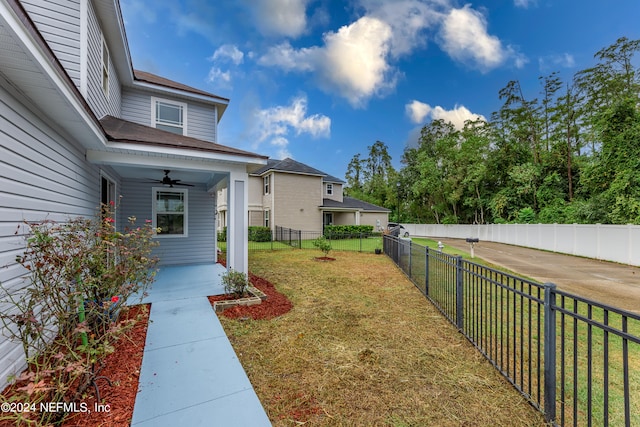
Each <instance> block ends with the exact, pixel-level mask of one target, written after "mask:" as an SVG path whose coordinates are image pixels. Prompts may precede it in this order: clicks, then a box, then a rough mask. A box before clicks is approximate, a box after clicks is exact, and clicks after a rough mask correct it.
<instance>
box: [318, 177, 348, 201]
mask: <svg viewBox="0 0 640 427" xmlns="http://www.w3.org/2000/svg"><path fill="white" fill-rule="evenodd" d="M327 184H331V185H333V194H327ZM322 197H323V198H325V199H329V200H335V201H337V202H340V203H342V202H343V201H344V199H343V195H342V184H338V183H335V182H323V183H322Z"/></svg>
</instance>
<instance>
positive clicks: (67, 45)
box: [20, 0, 81, 88]
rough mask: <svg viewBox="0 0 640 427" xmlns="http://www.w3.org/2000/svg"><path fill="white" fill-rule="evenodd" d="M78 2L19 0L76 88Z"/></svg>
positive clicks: (77, 81) (77, 75)
mask: <svg viewBox="0 0 640 427" xmlns="http://www.w3.org/2000/svg"><path fill="white" fill-rule="evenodd" d="M80 2H81V0H76V1H71V0H48V1H46V2H45V1H41V0H22V1H21V2H20V3H21V4H22V6H23V7H24V9H25V10H26V11H27V13H28V14H29V16H30V17H31V20H32V21H33V23H34V24H35V25H36V27H37V28H38V30H39V31H40V34H42V36H43V37H44V39H45V40H46V41H47V44H49V46H50V47H51V49H52V50H53V52H54V53H55V55H56V56H57V57H58V59H59V60H60V63H61V64H62V66H63V67H64V68H65V70H66V71H67V73H68V74H69V77H71V79H72V80H73V82H74V83H75V84H76V86H77V87H78V88H79V87H80V78H81V77H80V74H81V72H80V69H81V64H80V58H81V55H80V41H81V34H80V13H81V12H80V9H81V7H80Z"/></svg>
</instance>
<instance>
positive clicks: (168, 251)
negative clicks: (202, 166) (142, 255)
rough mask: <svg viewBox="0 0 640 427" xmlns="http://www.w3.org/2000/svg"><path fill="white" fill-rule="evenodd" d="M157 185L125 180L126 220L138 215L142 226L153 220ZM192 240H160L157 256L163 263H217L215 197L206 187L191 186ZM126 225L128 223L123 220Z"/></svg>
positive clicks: (123, 183)
mask: <svg viewBox="0 0 640 427" xmlns="http://www.w3.org/2000/svg"><path fill="white" fill-rule="evenodd" d="M153 186H154V185H153V184H146V183H140V182H138V181H131V180H123V181H122V189H121V190H122V191H121V194H122V196H123V197H122V201H121V209H122V217H123V218H125V219H126V218H127V217H129V216H135V217H136V218H137V220H138V222H139V223H144V221H145V220H146V219H151V203H152V188H153ZM187 209H188V215H189V217H188V221H189V224H188V237H176V238H159V239H157V241H159V242H160V246H158V247H157V248H155V255H156V256H158V257H160V264H162V265H170V264H196V263H207V262H215V252H214V251H215V247H214V243H215V242H214V239H215V238H214V235H215V234H214V233H215V224H214V216H213V212H214V210H215V206H214V200H213V197H211V196H210V195H209V193H207V191H206V189H205V187H204V186H203V185H198V186H196V187H188V208H187ZM123 223H124V221H123Z"/></svg>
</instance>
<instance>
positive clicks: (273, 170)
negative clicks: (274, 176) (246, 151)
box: [252, 169, 326, 178]
mask: <svg viewBox="0 0 640 427" xmlns="http://www.w3.org/2000/svg"><path fill="white" fill-rule="evenodd" d="M269 172H279V173H288V174H290V175H305V176H317V177H320V178H322V177H323V176H326V175H319V174H315V173H304V172H294V171H285V170H281V169H267V170H266V171H264V172H262V173H261V174H252V175H253V176H264V175H266V174H268V173H269Z"/></svg>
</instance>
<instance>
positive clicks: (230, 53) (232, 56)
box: [209, 44, 244, 65]
mask: <svg viewBox="0 0 640 427" xmlns="http://www.w3.org/2000/svg"><path fill="white" fill-rule="evenodd" d="M209 59H210V60H211V61H230V62H232V63H233V64H234V65H240V64H242V61H243V59H244V53H242V51H241V50H240V49H238V47H237V46H235V45H232V44H223V45H222V46H220V47H219V48H218V49H216V51H215V52H213V55H212V56H211V58H209Z"/></svg>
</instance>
